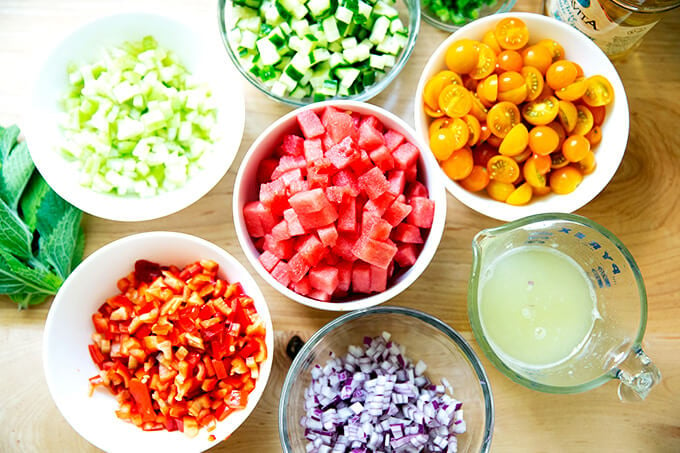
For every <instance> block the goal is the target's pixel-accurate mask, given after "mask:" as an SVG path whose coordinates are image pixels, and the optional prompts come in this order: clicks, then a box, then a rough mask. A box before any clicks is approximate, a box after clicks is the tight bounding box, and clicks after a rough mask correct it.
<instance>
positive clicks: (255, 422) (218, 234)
mask: <svg viewBox="0 0 680 453" xmlns="http://www.w3.org/2000/svg"><path fill="white" fill-rule="evenodd" d="M534 1H535V0H534ZM140 5H141V6H140ZM135 9H143V10H146V11H153V12H158V13H163V14H166V15H169V16H176V17H180V18H182V19H184V20H185V21H188V22H190V23H191V24H193V25H195V26H202V27H212V28H214V29H215V39H218V37H217V24H216V2H215V1H213V0H201V1H198V0H194V1H186V0H162V1H161V0H147V1H144V2H138V1H135V0H115V1H114V0H99V1H87V0H64V1H47V0H0V124H4V125H9V124H12V123H17V124H18V125H19V126H22V124H23V122H24V120H23V118H22V116H23V114H24V108H25V106H26V105H27V100H28V97H29V95H30V80H31V76H32V74H33V71H34V67H35V63H36V62H35V61H34V59H35V56H36V55H38V54H40V53H41V52H43V51H44V50H45V48H46V47H49V46H52V45H54V43H56V42H57V41H58V40H59V39H61V38H62V37H63V36H65V35H66V34H67V33H69V32H70V31H71V30H72V29H73V28H74V27H76V26H79V25H81V24H83V23H85V22H88V21H90V20H92V19H95V18H97V17H100V16H103V15H108V14H112V13H116V12H120V11H126V10H135ZM515 10H521V11H535V12H538V11H539V10H540V5H539V4H538V3H534V2H530V1H528V0H520V1H519V2H518V4H517V6H516V7H515ZM446 36H447V34H446V33H444V32H440V31H437V30H435V29H434V28H432V27H430V26H429V25H427V24H425V23H423V25H422V27H421V34H420V36H419V38H418V42H417V45H416V49H415V51H414V53H413V56H412V57H411V59H410V61H409V62H408V64H407V65H406V67H405V69H404V70H403V72H402V73H401V75H400V76H399V77H398V78H397V79H396V80H395V81H394V82H393V83H392V84H391V85H390V86H389V87H388V88H387V89H386V90H385V92H383V93H382V94H381V95H380V96H378V97H377V98H375V99H374V100H373V101H372V102H373V103H375V104H378V105H381V106H384V107H386V108H387V109H388V110H391V111H392V112H394V113H396V114H398V115H399V116H401V117H402V118H404V119H406V121H407V122H408V123H410V124H412V123H413V119H412V118H413V93H414V92H415V86H416V84H417V81H418V78H419V76H420V71H421V68H422V67H423V66H424V64H425V62H426V60H427V58H428V56H429V55H430V53H431V52H432V51H433V50H434V48H435V47H436V46H437V45H438V44H439V43H440V42H441V41H442V40H444V38H446ZM225 58H226V55H225ZM616 67H617V69H618V71H619V73H620V75H621V78H622V80H623V84H624V85H625V88H626V92H627V95H628V102H629V105H630V111H631V127H630V139H629V142H628V149H627V152H626V154H625V157H624V159H623V163H622V164H621V166H620V168H619V170H618V172H617V173H616V176H615V177H614V179H613V181H612V182H611V183H610V184H609V185H608V187H607V188H606V189H605V190H604V191H603V192H602V193H601V194H600V195H599V196H598V197H597V198H595V200H593V201H592V202H591V203H590V204H589V205H588V206H586V207H585V208H583V209H581V210H579V211H578V213H579V214H582V215H585V216H587V217H590V218H591V219H593V220H595V221H596V222H599V223H601V224H603V225H604V226H606V227H607V228H609V229H610V230H611V231H613V232H614V233H615V234H616V235H617V236H618V237H619V238H620V239H621V240H622V241H623V242H624V243H625V244H626V245H627V246H628V248H629V249H630V251H631V252H632V254H633V256H635V259H636V260H637V263H638V264H639V266H640V269H641V270H642V274H643V276H644V278H645V281H646V285H647V292H648V297H649V321H648V324H647V334H646V336H645V340H644V346H645V349H646V351H647V353H648V354H649V355H650V357H652V358H653V359H654V360H655V362H656V364H657V365H658V367H659V369H660V370H661V372H662V373H663V381H662V383H661V384H660V385H659V386H658V387H657V388H655V389H654V390H653V392H652V393H651V395H650V396H649V397H648V399H647V400H646V401H644V402H643V403H641V404H623V403H620V402H619V400H618V398H617V396H616V383H614V382H610V383H608V384H605V385H603V386H601V387H599V388H598V389H595V390H592V391H590V392H587V393H583V394H578V395H549V394H542V393H538V392H534V391H531V390H528V389H526V388H523V387H521V386H519V385H517V384H514V383H513V382H511V381H510V380H509V379H507V378H505V377H504V376H503V375H501V374H500V373H499V372H498V371H497V370H496V369H495V368H494V367H493V366H492V365H491V364H490V363H489V361H488V360H486V358H485V357H482V362H483V364H484V366H485V367H486V370H487V372H488V374H489V377H490V380H491V384H492V387H493V393H494V398H495V404H496V427H495V432H494V435H493V442H492V451H493V452H650V453H654V452H659V453H665V452H674V451H676V452H677V451H680V206H679V205H678V196H679V195H680V190H679V189H678V180H679V179H680V132H679V131H680V127H679V125H678V124H679V123H680V97H679V96H678V91H680V9H678V10H675V11H674V12H671V13H670V14H668V15H667V16H666V17H665V18H664V19H663V20H662V21H661V22H660V23H659V24H658V25H657V26H656V27H655V28H654V29H653V30H652V31H651V32H650V33H649V34H648V35H647V37H646V38H645V39H644V42H643V44H642V45H641V46H640V48H639V49H638V50H637V51H636V52H635V53H634V54H632V55H630V56H629V57H628V58H627V59H626V60H624V61H620V62H617V63H616ZM244 89H245V93H246V98H247V118H246V129H245V135H244V137H243V141H242V144H241V148H240V151H239V155H238V156H237V158H236V160H235V162H234V164H233V165H232V168H231V170H230V171H229V173H228V174H227V176H225V178H224V179H223V180H222V181H221V182H220V183H219V184H218V185H217V186H216V187H215V188H214V189H213V190H212V191H211V192H210V193H209V194H208V195H206V196H205V197H204V198H202V199H201V200H200V201H198V202H197V203H195V204H194V205H192V206H191V207H189V208H187V209H185V210H183V211H181V212H179V213H177V214H174V215H171V216H168V217H166V218H163V219H160V220H156V221H149V222H140V223H118V222H112V221H105V220H102V219H98V218H94V217H90V216H85V220H84V227H85V230H86V233H87V247H86V254H90V253H92V252H93V251H95V250H96V249H98V248H99V247H101V246H102V245H104V244H106V243H108V242H111V241H113V240H115V239H118V238H121V237H124V236H127V235H129V234H132V233H137V232H143V231H152V230H171V231H181V232H186V233H191V234H194V235H197V236H200V237H203V238H205V239H207V240H210V241H212V242H214V243H216V244H218V245H219V246H221V247H223V248H225V249H226V250H227V251H229V252H230V253H232V254H233V255H235V256H236V257H237V258H238V259H240V260H241V261H242V262H243V263H246V260H245V257H244V255H243V253H242V252H241V249H240V247H239V245H238V242H237V240H236V236H235V233H234V227H233V221H232V218H231V199H232V188H233V183H234V176H235V172H236V169H237V168H238V165H239V163H240V160H241V158H242V156H243V154H244V153H245V151H246V150H247V148H248V147H249V146H250V144H251V143H252V142H253V140H254V139H255V138H256V137H257V135H258V134H259V133H260V132H261V131H262V130H263V129H264V128H265V127H266V126H267V125H269V124H270V123H271V122H273V121H274V120H275V119H276V118H278V117H279V116H281V115H282V114H284V113H285V112H287V111H289V110H290V108H288V107H286V106H283V105H279V104H276V103H274V102H272V101H270V100H269V99H267V98H266V97H265V96H264V95H262V94H260V93H259V92H257V91H256V90H255V89H254V88H251V87H250V86H246V84H245V83H244ZM609 133H612V131H609ZM613 133H616V132H615V131H613ZM499 224H500V222H497V221H494V220H492V219H489V218H487V217H484V216H482V215H480V214H477V213H475V212H473V211H471V210H470V209H468V208H466V207H465V206H463V205H462V204H460V203H459V202H457V201H456V200H455V199H453V198H452V197H451V196H449V197H448V216H447V226H446V231H445V233H444V237H443V239H442V241H441V245H440V247H439V250H438V252H437V254H436V255H435V258H434V260H433V261H432V263H431V265H430V266H429V267H428V269H427V270H426V271H425V272H424V274H423V275H422V277H421V278H420V279H419V280H418V281H416V282H415V283H414V284H413V286H412V287H411V288H409V289H408V290H407V291H405V292H404V293H402V294H401V295H400V296H399V297H397V298H396V299H394V300H393V301H392V303H393V304H396V305H403V306H409V307H414V308H419V309H423V310H426V311H428V312H429V313H431V314H433V315H435V316H437V317H439V318H441V319H442V320H444V321H445V322H447V323H448V324H449V325H451V326H452V327H453V328H454V329H456V330H458V331H459V332H461V333H462V334H463V336H464V337H465V338H466V339H467V340H469V341H470V342H471V343H472V345H473V347H474V349H475V350H476V351H477V352H478V353H480V354H481V351H480V350H479V348H478V347H477V345H476V343H475V342H474V340H473V338H472V333H471V331H470V325H469V322H468V318H467V311H466V291H467V279H468V273H469V271H470V264H471V249H470V241H471V239H472V237H473V236H474V234H475V233H476V232H478V231H479V230H481V229H483V228H488V227H492V226H496V225H499ZM246 266H247V267H248V266H249V265H248V264H247V263H246ZM255 278H256V280H257V281H258V282H259V283H260V285H261V288H262V290H263V292H264V294H265V296H266V298H267V300H268V302H269V306H270V310H271V313H272V317H273V322H274V328H275V330H276V347H277V351H276V356H275V361H274V370H273V372H272V375H271V378H270V381H269V384H268V387H267V389H266V391H265V394H264V396H263V398H262V400H261V401H260V404H259V405H258V407H257V409H256V410H255V411H254V412H253V414H252V415H251V416H250V418H249V419H248V420H247V421H246V422H245V423H244V424H243V425H242V426H241V428H240V429H239V430H238V431H237V432H236V433H235V434H233V435H232V436H231V437H230V438H229V439H228V440H226V441H224V442H222V443H220V444H218V445H217V446H215V447H214V449H213V450H212V451H215V452H218V451H223V452H227V451H228V452H234V453H239V452H254V451H256V452H261V453H265V452H277V451H280V444H279V439H278V434H277V404H278V400H279V395H280V391H281V385H282V382H283V378H284V376H285V373H286V371H287V369H288V366H289V365H290V361H289V359H288V358H287V357H286V356H285V354H284V353H283V348H285V344H286V342H287V341H288V339H289V338H290V337H291V335H293V334H294V333H298V334H300V335H301V336H302V337H303V338H307V337H309V336H310V335H311V334H312V333H313V332H314V331H315V330H316V329H318V328H320V327H321V326H322V325H323V324H325V323H326V322H328V321H330V320H331V319H332V318H334V317H335V316H337V315H336V314H335V313H328V312H323V311H318V310H313V309H310V308H306V307H304V306H302V305H299V304H296V303H294V302H293V301H291V300H288V299H286V298H284V297H283V296H281V295H279V294H278V293H277V292H275V291H274V290H273V289H272V288H271V287H269V286H268V285H267V284H266V283H265V282H264V281H263V280H262V279H261V278H259V276H257V275H255ZM49 307H50V304H49V302H48V303H45V304H43V305H40V306H37V307H34V308H31V309H30V310H24V311H18V310H17V308H16V306H15V305H14V304H13V303H12V302H10V301H9V300H8V299H7V298H5V297H0V382H1V383H2V386H3V389H4V390H3V391H2V392H1V393H0V452H52V451H54V452H57V451H63V452H74V451H94V450H95V449H94V447H92V446H91V445H90V444H88V443H87V442H86V441H85V440H84V439H82V438H81V437H80V436H79V435H78V434H77V433H76V432H75V431H74V430H73V429H72V428H71V427H70V426H69V425H68V424H67V423H66V421H65V420H64V418H63V417H62V416H61V415H60V413H59V412H58V410H57V408H56V406H55V405H54V403H53V402H52V399H51V398H50V396H49V393H48V390H47V385H46V383H45V377H44V374H43V369H42V360H41V342H42V332H43V326H44V322H45V318H46V316H47V311H48V309H49Z"/></svg>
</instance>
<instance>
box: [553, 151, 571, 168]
mask: <svg viewBox="0 0 680 453" xmlns="http://www.w3.org/2000/svg"><path fill="white" fill-rule="evenodd" d="M567 165H569V161H568V160H567V158H566V157H564V154H562V151H555V152H554V153H552V154H550V168H552V169H553V170H554V169H556V168H562V167H566V166H567Z"/></svg>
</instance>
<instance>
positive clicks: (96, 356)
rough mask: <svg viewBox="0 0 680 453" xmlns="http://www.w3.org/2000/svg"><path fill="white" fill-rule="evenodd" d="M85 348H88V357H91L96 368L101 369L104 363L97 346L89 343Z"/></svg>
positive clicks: (102, 355)
mask: <svg viewBox="0 0 680 453" xmlns="http://www.w3.org/2000/svg"><path fill="white" fill-rule="evenodd" d="M87 349H89V350H90V357H92V360H93V361H94V363H95V364H97V368H99V369H100V370H101V369H102V364H103V363H104V354H102V352H101V351H100V350H99V348H98V347H97V346H95V345H93V344H91V345H89V346H88V347H87Z"/></svg>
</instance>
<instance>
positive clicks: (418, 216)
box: [406, 197, 434, 228]
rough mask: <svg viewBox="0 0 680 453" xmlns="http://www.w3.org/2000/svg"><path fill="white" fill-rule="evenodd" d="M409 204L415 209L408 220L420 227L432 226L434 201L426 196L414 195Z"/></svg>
mask: <svg viewBox="0 0 680 453" xmlns="http://www.w3.org/2000/svg"><path fill="white" fill-rule="evenodd" d="M409 204H410V205H411V207H412V208H413V210H412V211H411V213H410V214H409V216H408V218H407V219H406V222H407V223H410V224H411V225H415V226H417V227H419V228H432V222H433V221H434V201H432V200H430V199H429V198H425V197H412V198H411V200H410V201H409Z"/></svg>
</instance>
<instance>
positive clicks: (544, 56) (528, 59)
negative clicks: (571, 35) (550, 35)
mask: <svg viewBox="0 0 680 453" xmlns="http://www.w3.org/2000/svg"><path fill="white" fill-rule="evenodd" d="M522 59H523V60H524V66H532V67H534V68H536V69H538V70H539V71H540V72H541V74H545V72H546V71H547V70H548V68H549V67H550V65H551V64H552V62H553V61H552V52H550V50H548V48H547V47H545V46H539V45H533V46H529V47H527V48H526V49H524V50H523V51H522Z"/></svg>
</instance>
